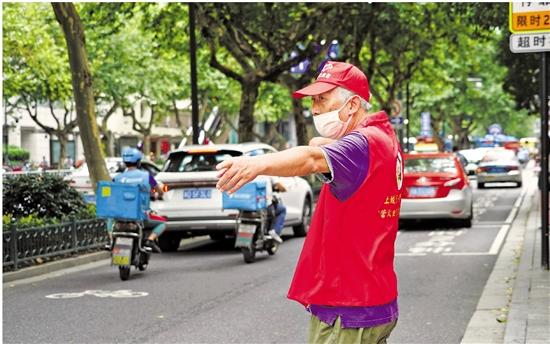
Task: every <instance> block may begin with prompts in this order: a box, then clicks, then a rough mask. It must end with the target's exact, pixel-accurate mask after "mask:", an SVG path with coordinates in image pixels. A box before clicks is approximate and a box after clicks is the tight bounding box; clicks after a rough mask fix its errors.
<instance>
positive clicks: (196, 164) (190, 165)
mask: <svg viewBox="0 0 550 344" xmlns="http://www.w3.org/2000/svg"><path fill="white" fill-rule="evenodd" d="M239 155H242V153H241V152H238V151H216V152H201V153H189V152H177V153H172V154H170V156H169V157H168V160H166V163H165V164H164V168H163V169H162V170H163V171H164V172H203V171H215V170H216V165H217V164H219V163H220V162H222V161H224V160H227V159H229V158H231V157H234V156H239Z"/></svg>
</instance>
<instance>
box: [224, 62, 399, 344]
mask: <svg viewBox="0 0 550 344" xmlns="http://www.w3.org/2000/svg"><path fill="white" fill-rule="evenodd" d="M293 96H294V97H295V98H301V97H305V96H311V97H312V100H313V105H312V113H313V120H314V124H315V127H316V129H317V131H318V132H319V133H320V134H321V135H322V136H323V137H322V138H314V139H313V140H312V141H311V142H310V145H309V146H307V147H295V148H291V149H288V150H285V151H282V152H279V153H274V154H270V155H269V156H268V157H267V156H258V157H238V158H232V159H229V160H226V161H224V162H222V163H220V164H219V165H218V166H217V169H218V170H219V171H220V173H219V175H218V177H219V181H218V185H217V187H218V188H219V189H220V190H223V191H227V192H229V193H232V192H235V191H236V190H237V189H239V188H240V187H241V186H243V185H244V184H245V183H247V182H249V181H251V180H253V179H254V178H255V177H256V176H258V175H272V176H304V175H307V174H311V173H316V174H318V175H319V177H320V178H321V179H322V180H323V181H324V183H325V185H324V186H323V188H322V190H321V194H320V196H319V200H318V202H317V207H316V209H315V213H314V215H313V218H312V221H311V226H310V230H309V233H308V236H307V238H306V240H305V243H304V247H303V249H302V253H301V255H300V259H299V261H298V264H297V266H296V270H295V273H294V278H293V280H292V284H291V286H290V290H289V292H288V297H289V298H290V299H293V300H296V301H298V302H300V303H301V304H303V305H304V306H305V307H306V308H307V310H308V311H309V312H311V321H310V332H309V341H310V342H311V343H324V342H330V343H334V342H339V343H384V342H385V341H386V339H387V338H388V337H389V335H390V333H391V331H392V330H393V328H394V327H395V324H396V322H397V317H398V310H397V278H396V275H395V272H394V267H393V260H394V243H395V238H396V235H397V227H398V219H399V209H400V205H401V186H402V179H403V160H402V157H401V151H400V148H399V144H398V142H397V140H396V137H395V133H394V132H393V129H392V126H391V125H390V123H389V121H388V116H387V115H386V113H384V112H377V113H368V111H367V110H368V109H369V107H370V105H369V103H368V101H369V99H370V91H369V84H368V80H367V78H366V76H365V75H364V74H363V72H361V71H360V70H359V69H358V68H357V67H355V66H353V65H351V64H348V63H342V62H331V61H329V62H327V63H326V64H325V66H324V67H323V70H322V71H321V73H320V74H319V76H318V77H317V80H316V81H315V82H314V83H313V84H311V85H309V86H307V87H305V88H303V89H301V90H299V91H296V92H295V93H294V94H293Z"/></svg>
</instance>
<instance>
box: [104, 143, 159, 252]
mask: <svg viewBox="0 0 550 344" xmlns="http://www.w3.org/2000/svg"><path fill="white" fill-rule="evenodd" d="M142 158H143V154H142V153H141V151H139V150H138V149H136V148H130V147H128V148H125V149H124V150H123V151H122V161H123V162H124V164H125V165H126V167H127V169H126V171H124V172H123V173H120V174H118V175H117V176H115V178H113V181H114V182H116V183H125V184H139V185H142V186H143V187H144V189H146V190H148V191H149V190H150V191H153V192H154V196H155V199H159V198H162V195H163V191H162V185H161V184H159V183H158V182H157V181H156V180H155V178H154V177H153V176H152V175H150V174H149V173H148V172H145V171H141V170H139V169H138V167H139V164H140V162H141V159H142ZM165 222H166V220H165V219H164V218H162V217H161V216H158V215H156V214H154V213H153V212H152V211H148V212H147V220H145V221H144V223H143V225H144V227H145V230H150V229H152V232H151V234H149V236H148V237H147V240H145V243H144V245H145V247H149V248H150V249H151V250H152V251H153V252H156V253H160V252H161V249H160V247H159V246H158V245H157V243H156V240H157V238H158V237H159V236H160V235H161V234H162V232H164V230H165V229H166V224H165ZM107 230H108V231H109V236H111V232H112V230H113V220H112V219H108V221H107Z"/></svg>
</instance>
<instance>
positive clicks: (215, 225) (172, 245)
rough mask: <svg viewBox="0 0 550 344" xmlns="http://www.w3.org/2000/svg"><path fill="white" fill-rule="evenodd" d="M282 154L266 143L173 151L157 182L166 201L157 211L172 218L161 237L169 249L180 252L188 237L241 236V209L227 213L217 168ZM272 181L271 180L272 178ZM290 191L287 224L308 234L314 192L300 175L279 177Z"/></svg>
mask: <svg viewBox="0 0 550 344" xmlns="http://www.w3.org/2000/svg"><path fill="white" fill-rule="evenodd" d="M276 151H277V150H276V149H275V148H273V147H271V146H269V145H266V144H262V143H243V144H223V145H208V146H204V145H203V146H200V145H191V146H180V147H179V148H178V149H177V150H175V151H172V152H170V154H169V156H168V159H167V160H166V162H165V164H164V167H163V169H162V171H161V172H160V173H159V174H157V175H156V177H155V179H156V180H157V181H159V182H162V183H163V184H164V185H165V190H166V189H167V191H166V192H165V194H164V200H162V201H158V202H153V203H151V208H152V209H153V210H155V211H156V212H157V213H158V214H159V215H162V216H165V217H166V218H167V219H168V222H167V225H166V231H165V232H164V233H163V234H162V235H161V236H160V238H159V245H160V247H161V249H162V250H163V251H168V252H170V251H176V250H177V249H178V247H179V244H180V241H181V239H182V238H188V237H193V236H199V235H210V237H211V238H212V239H223V238H225V236H226V235H230V236H233V235H234V234H235V227H236V216H237V211H235V210H222V194H221V192H220V191H219V190H217V189H216V183H217V181H218V179H217V177H216V176H217V174H218V172H217V171H216V165H217V164H218V163H220V162H221V161H224V160H225V159H228V158H230V157H235V156H241V155H263V154H269V153H274V152H276ZM267 179H268V180H271V178H267ZM273 180H274V181H278V182H280V183H281V184H283V186H284V187H285V188H286V190H287V191H286V192H281V193H280V194H279V196H280V198H281V199H282V201H283V204H284V205H285V206H286V209H287V214H286V219H285V226H292V227H293V230H294V235H296V236H305V235H306V234H307V229H308V226H309V219H310V216H311V210H312V204H313V193H312V191H311V187H310V185H309V183H308V182H307V181H306V180H305V179H302V178H299V177H273Z"/></svg>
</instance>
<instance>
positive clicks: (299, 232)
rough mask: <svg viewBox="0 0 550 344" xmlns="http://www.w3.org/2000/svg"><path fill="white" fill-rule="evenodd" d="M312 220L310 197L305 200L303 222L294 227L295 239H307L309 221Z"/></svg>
mask: <svg viewBox="0 0 550 344" xmlns="http://www.w3.org/2000/svg"><path fill="white" fill-rule="evenodd" d="M310 219H311V198H310V197H309V196H307V197H306V199H305V200H304V206H303V207H302V222H300V224H298V225H296V226H293V227H292V229H293V231H294V236H295V237H305V236H306V235H307V231H308V229H309V221H310Z"/></svg>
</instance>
